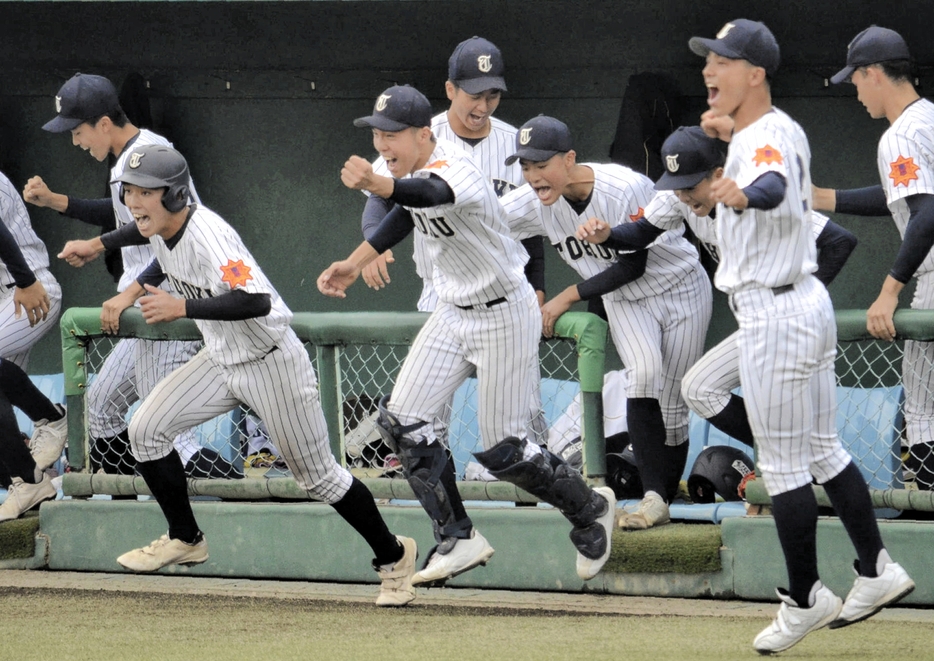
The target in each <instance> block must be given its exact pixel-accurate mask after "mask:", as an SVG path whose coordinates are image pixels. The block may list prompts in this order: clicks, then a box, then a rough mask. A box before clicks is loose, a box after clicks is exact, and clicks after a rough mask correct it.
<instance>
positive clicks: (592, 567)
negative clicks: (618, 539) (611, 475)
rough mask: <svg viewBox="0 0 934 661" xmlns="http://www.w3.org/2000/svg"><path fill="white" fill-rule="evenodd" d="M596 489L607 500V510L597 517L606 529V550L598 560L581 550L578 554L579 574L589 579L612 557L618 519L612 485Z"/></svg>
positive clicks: (598, 522)
mask: <svg viewBox="0 0 934 661" xmlns="http://www.w3.org/2000/svg"><path fill="white" fill-rule="evenodd" d="M594 491H595V492H596V493H597V494H598V495H600V496H601V497H602V498H604V499H605V500H606V501H607V505H608V507H607V508H606V512H605V513H604V514H602V515H601V516H599V517H598V518H597V521H596V523H597V524H598V525H600V526H603V529H604V530H605V531H606V551H604V552H603V555H601V556H600V557H599V558H597V559H596V560H592V559H590V558H588V557H587V556H585V555H582V554H581V553H580V552H578V554H577V575H578V576H580V577H581V578H582V579H583V580H585V581H589V580H590V579H592V578H593V577H594V576H596V575H597V574H599V573H600V570H601V569H603V565H605V564H606V561H607V560H609V558H610V546H611V542H612V539H613V527H614V522H615V519H616V494H614V493H613V490H612V489H611V488H610V487H597V488H596V489H594Z"/></svg>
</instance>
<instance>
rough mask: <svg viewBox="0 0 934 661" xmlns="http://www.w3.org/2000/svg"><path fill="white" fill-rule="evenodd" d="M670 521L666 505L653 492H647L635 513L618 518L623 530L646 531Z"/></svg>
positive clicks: (663, 500)
mask: <svg viewBox="0 0 934 661" xmlns="http://www.w3.org/2000/svg"><path fill="white" fill-rule="evenodd" d="M670 521H671V516H670V514H669V512H668V503H666V502H665V499H664V498H662V497H661V496H659V495H658V494H657V493H655V492H654V491H649V492H648V493H647V494H645V497H644V498H643V499H642V501H641V502H640V503H639V507H638V508H636V511H635V512H632V513H630V514H623V515H622V516H621V517H620V518H619V527H620V528H623V529H625V530H646V529H648V528H654V527H655V526H661V525H664V524H666V523H669V522H670Z"/></svg>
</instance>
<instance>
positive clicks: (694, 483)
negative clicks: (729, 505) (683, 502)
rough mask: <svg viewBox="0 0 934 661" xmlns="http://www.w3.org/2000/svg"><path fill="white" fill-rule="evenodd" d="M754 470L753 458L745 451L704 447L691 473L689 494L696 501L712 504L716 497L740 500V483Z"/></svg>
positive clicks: (725, 446)
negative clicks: (738, 489)
mask: <svg viewBox="0 0 934 661" xmlns="http://www.w3.org/2000/svg"><path fill="white" fill-rule="evenodd" d="M754 470H755V465H754V464H753V463H752V459H750V458H749V456H748V455H747V454H746V453H745V452H743V451H742V450H739V449H737V448H732V447H730V446H728V445H714V446H711V447H708V448H704V450H702V451H701V453H700V454H699V455H697V460H696V461H695V462H694V467H693V468H691V474H690V475H689V476H688V493H689V494H690V495H691V500H692V501H694V502H695V503H712V502H714V500H716V496H720V497H721V498H723V500H740V496H739V493H737V488H738V487H739V483H740V482H741V481H742V479H743V477H745V476H746V474H747V473H751V472H753V471H754Z"/></svg>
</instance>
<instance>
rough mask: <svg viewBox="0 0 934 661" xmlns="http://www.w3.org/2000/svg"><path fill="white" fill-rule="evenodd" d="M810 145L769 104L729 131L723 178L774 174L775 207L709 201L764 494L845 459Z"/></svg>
mask: <svg viewBox="0 0 934 661" xmlns="http://www.w3.org/2000/svg"><path fill="white" fill-rule="evenodd" d="M810 160H811V152H810V147H809V146H808V142H807V137H806V136H805V134H804V131H803V130H802V129H801V127H800V126H798V124H797V123H796V122H794V120H792V119H791V118H790V117H789V116H788V115H786V114H785V113H784V112H782V111H780V110H778V109H776V108H773V109H772V110H771V111H770V112H767V113H766V114H765V115H763V116H762V117H760V118H759V119H757V120H756V121H755V122H753V123H752V124H750V125H749V126H747V127H746V128H744V129H742V130H741V131H739V132H737V133H735V134H734V135H733V139H732V141H731V142H730V146H729V151H728V153H727V160H726V164H725V167H724V170H725V176H726V177H728V178H730V179H733V180H735V181H736V183H737V185H738V186H739V187H740V188H745V187H746V186H748V185H750V184H752V183H753V182H754V181H755V180H756V179H758V178H759V177H760V176H761V175H762V174H764V173H765V172H767V171H774V172H778V173H779V174H781V175H782V176H783V177H784V178H785V181H786V183H787V188H786V192H785V197H784V199H783V200H782V202H781V204H779V205H778V206H777V207H775V208H774V209H770V210H759V209H746V210H745V211H743V212H741V213H739V212H736V211H734V210H733V209H730V208H726V207H724V206H723V205H722V204H720V205H718V207H717V235H718V236H719V237H720V252H721V258H720V266H719V268H718V269H717V273H716V277H715V284H716V285H717V287H718V288H719V289H721V290H722V291H724V292H726V293H727V294H729V295H730V305H731V307H732V308H733V312H734V314H735V315H736V320H737V322H738V323H739V331H738V336H737V346H738V350H739V374H740V381H741V382H742V385H743V393H744V395H745V402H746V410H747V412H748V414H749V423H750V426H751V427H752V431H753V435H754V436H755V439H756V449H757V455H758V456H757V460H758V464H759V468H760V469H761V471H762V477H763V480H764V482H765V486H766V489H767V490H768V492H769V494H770V495H775V494H780V493H784V492H787V491H791V490H793V489H797V488H799V487H803V486H806V485H808V484H810V483H811V477H812V475H813V477H814V478H816V479H817V481H818V482H820V483H823V482H826V481H828V480H830V479H832V478H833V477H835V476H836V475H838V474H839V473H840V471H842V470H843V469H844V468H845V467H846V466H847V464H848V463H849V462H850V457H849V455H848V454H847V453H846V451H845V450H844V449H843V447H842V446H841V445H840V441H839V439H838V438H837V432H836V424H835V411H836V391H835V386H836V382H835V376H834V358H835V356H836V340H837V334H836V322H835V319H834V313H833V306H832V305H831V302H830V296H829V295H828V293H827V289H826V288H825V287H824V286H823V285H822V284H821V283H820V281H818V280H817V278H815V277H813V275H812V274H813V273H814V271H815V270H816V269H817V264H816V252H817V249H816V247H815V244H814V237H813V233H812V231H811V228H810V225H809V223H810V214H811V208H812V205H811V177H810Z"/></svg>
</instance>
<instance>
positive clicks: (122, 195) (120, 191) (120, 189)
mask: <svg viewBox="0 0 934 661" xmlns="http://www.w3.org/2000/svg"><path fill="white" fill-rule="evenodd" d="M117 191H118V192H117V196H118V197H119V198H120V204H122V205H123V206H126V202H124V201H123V198H124V192H123V182H122V181H121V182H120V187H119V188H118V189H117Z"/></svg>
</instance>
